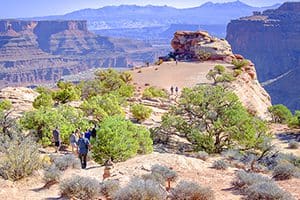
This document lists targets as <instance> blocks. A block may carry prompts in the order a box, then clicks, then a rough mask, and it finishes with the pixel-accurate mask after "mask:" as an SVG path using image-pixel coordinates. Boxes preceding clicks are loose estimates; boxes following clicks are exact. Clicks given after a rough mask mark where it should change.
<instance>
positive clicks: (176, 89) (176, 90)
mask: <svg viewBox="0 0 300 200" xmlns="http://www.w3.org/2000/svg"><path fill="white" fill-rule="evenodd" d="M175 92H176V95H178V87H177V86H176V88H175Z"/></svg>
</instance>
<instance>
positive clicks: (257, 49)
mask: <svg viewBox="0 0 300 200" xmlns="http://www.w3.org/2000/svg"><path fill="white" fill-rule="evenodd" d="M299 32H300V2H287V3H284V4H283V5H281V6H280V7H279V8H278V9H275V10H266V11H264V12H254V13H253V16H249V17H243V18H240V19H238V20H232V21H231V22H230V23H229V24H228V26H227V37H226V39H227V40H228V41H229V43H230V44H231V46H232V49H233V52H235V53H239V54H242V55H244V56H245V57H247V58H249V59H250V60H252V61H253V62H254V63H255V65H256V69H257V73H258V79H259V81H260V82H263V85H264V86H265V88H266V90H267V91H268V92H269V93H270V95H271V97H272V100H273V103H274V104H279V103H281V104H285V105H286V106H288V107H289V108H290V109H292V110H295V109H300V101H299V93H300V89H299V87H298V88H295V87H294V85H299V84H300V81H299V80H300V77H299V69H300V34H299ZM288 77H293V79H290V78H288Z"/></svg>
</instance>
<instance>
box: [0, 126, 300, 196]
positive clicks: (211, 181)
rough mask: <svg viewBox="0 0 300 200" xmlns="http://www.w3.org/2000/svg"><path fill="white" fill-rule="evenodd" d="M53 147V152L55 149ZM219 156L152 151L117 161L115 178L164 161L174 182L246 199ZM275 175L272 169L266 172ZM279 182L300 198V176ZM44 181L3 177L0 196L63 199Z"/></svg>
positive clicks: (97, 169)
mask: <svg viewBox="0 0 300 200" xmlns="http://www.w3.org/2000/svg"><path fill="white" fill-rule="evenodd" d="M272 130H273V133H274V136H276V137H277V138H278V137H279V136H280V135H281V134H282V133H283V132H282V130H285V131H289V132H291V131H294V130H290V129H287V127H284V126H279V125H272ZM274 141H275V144H276V146H277V147H279V148H280V150H283V151H285V150H287V144H286V143H285V142H283V141H282V140H279V139H275V140H274ZM50 151H52V152H53V150H52V149H50ZM288 152H289V153H294V154H297V155H300V150H299V149H298V150H288ZM216 159H218V157H217V156H216V157H210V158H209V159H208V160H207V161H202V160H200V159H197V158H192V157H187V156H184V155H179V154H169V153H159V152H154V153H152V154H149V155H142V156H136V157H134V158H132V159H129V160H127V161H125V162H122V163H116V164H115V165H114V168H113V169H112V171H111V174H112V177H111V179H117V180H119V181H120V182H121V184H122V185H125V184H126V183H127V182H128V181H129V180H130V178H131V177H133V176H138V175H142V174H146V173H149V170H150V169H151V166H152V165H154V164H162V165H166V166H168V167H171V168H173V169H174V170H175V171H176V172H177V173H178V175H179V179H178V180H177V181H176V182H175V183H174V184H173V185H176V183H178V182H179V181H180V180H191V181H195V182H197V183H199V184H201V185H205V186H208V187H211V188H212V190H213V191H214V193H215V196H216V199H218V200H237V199H242V195H240V194H238V193H237V192H236V191H235V190H233V189H232V188H231V187H232V186H231V181H232V180H234V173H235V171H237V170H238V169H237V168H229V169H227V170H224V171H222V170H216V169H213V168H211V166H212V162H213V161H214V160H216ZM103 171H104V167H103V166H99V165H98V164H96V163H94V162H93V161H90V162H89V163H88V168H87V169H85V170H81V169H68V170H67V171H66V172H65V173H64V174H63V176H62V180H63V179H65V178H67V177H71V176H74V175H80V176H89V177H93V178H95V179H98V180H100V181H101V180H102V175H103ZM266 175H267V176H271V174H270V173H268V174H266ZM277 183H278V185H279V186H280V187H281V188H282V189H284V190H286V191H288V192H290V193H291V194H292V195H293V196H294V197H295V199H300V190H299V188H298V186H299V184H300V179H295V178H293V179H290V180H286V181H277ZM43 185H44V183H43V181H42V171H39V172H37V173H35V174H34V175H33V176H31V177H29V178H26V179H24V180H21V181H19V182H16V183H12V182H10V181H4V180H0V196H1V199H7V200H10V199H23V200H24V199H25V200H27V199H30V200H34V199H48V200H51V199H61V198H60V193H59V186H58V185H54V186H52V187H51V188H50V189H42V187H43Z"/></svg>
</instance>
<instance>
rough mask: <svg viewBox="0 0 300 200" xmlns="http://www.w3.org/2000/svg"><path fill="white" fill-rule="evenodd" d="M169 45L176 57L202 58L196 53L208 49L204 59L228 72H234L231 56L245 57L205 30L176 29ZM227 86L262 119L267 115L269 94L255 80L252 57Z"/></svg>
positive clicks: (232, 57)
mask: <svg viewBox="0 0 300 200" xmlns="http://www.w3.org/2000/svg"><path fill="white" fill-rule="evenodd" d="M171 45H172V47H173V49H174V53H175V54H176V55H177V57H179V58H183V59H187V58H188V59H189V60H188V61H190V60H194V61H201V58H199V56H197V54H199V52H202V53H204V54H206V53H209V57H207V60H208V61H210V62H214V63H215V65H217V64H223V65H224V66H225V67H226V70H227V71H228V72H229V73H233V67H234V66H233V65H232V64H231V62H232V60H233V59H244V57H243V56H242V55H238V54H233V53H232V51H231V46H230V45H229V43H228V42H227V41H226V40H224V39H218V38H215V37H212V36H211V35H209V34H208V33H207V32H204V31H197V32H189V31H180V32H176V33H175V34H174V38H173V40H172V42H171ZM198 83H200V82H198ZM226 86H227V87H228V88H230V89H231V90H232V91H233V92H234V93H236V94H237V95H238V97H239V99H240V100H241V102H242V104H243V105H244V106H245V107H246V108H247V109H248V111H249V112H250V113H252V114H254V115H256V116H258V117H260V118H262V119H266V120H269V119H270V113H269V111H268V108H269V107H270V106H271V98H270V96H269V94H268V93H267V92H266V91H265V90H264V88H263V87H262V86H261V85H260V83H259V82H258V79H257V74H256V69H255V66H254V64H253V63H252V62H251V61H249V64H248V65H247V66H244V67H243V68H242V73H241V74H240V75H239V76H237V77H236V80H235V81H233V82H230V83H229V84H228V85H227V84H226Z"/></svg>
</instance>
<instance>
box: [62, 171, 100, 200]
mask: <svg viewBox="0 0 300 200" xmlns="http://www.w3.org/2000/svg"><path fill="white" fill-rule="evenodd" d="M99 188H100V182H99V181H97V180H96V179H92V178H90V177H83V176H73V177H71V178H68V179H66V180H63V181H62V182H61V183H60V185H59V189H60V193H61V196H62V197H64V198H69V199H98V198H99V196H100V190H99Z"/></svg>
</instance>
